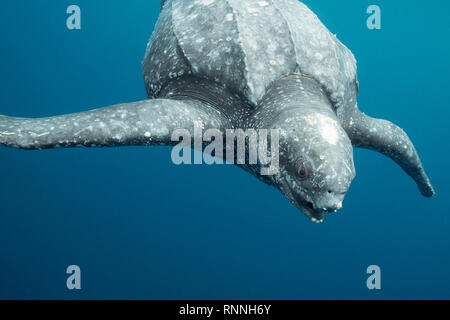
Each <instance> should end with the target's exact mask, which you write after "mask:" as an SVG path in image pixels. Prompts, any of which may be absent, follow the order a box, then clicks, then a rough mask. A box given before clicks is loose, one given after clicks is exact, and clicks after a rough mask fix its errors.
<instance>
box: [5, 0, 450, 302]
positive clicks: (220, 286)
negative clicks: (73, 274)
mask: <svg viewBox="0 0 450 320" xmlns="http://www.w3.org/2000/svg"><path fill="white" fill-rule="evenodd" d="M73 3H76V4H78V5H79V6H80V7H81V10H82V30H81V31H69V30H67V28H66V24H65V20H66V16H67V15H66V13H65V12H66V8H67V7H68V6H69V5H70V4H73ZM305 3H306V4H307V5H308V6H310V8H311V9H312V10H313V11H314V12H315V13H316V14H318V15H319V17H320V19H321V20H322V21H323V22H324V23H325V25H326V26H327V27H328V28H329V29H330V30H331V31H332V32H333V33H336V34H337V35H338V38H339V39H340V40H341V41H342V42H343V43H345V44H346V45H347V46H348V47H349V48H350V49H351V50H352V51H353V53H354V54H355V56H356V58H357V59H358V68H359V81H360V88H361V90H360V96H359V105H360V107H361V109H362V110H363V111H364V112H366V113H368V114H370V115H372V116H376V117H382V118H385V119H389V120H392V121H394V122H395V123H397V124H398V125H400V126H401V127H403V128H404V129H405V131H407V132H408V134H409V136H410V137H411V139H412V140H413V142H414V143H415V146H416V148H417V149H418V151H419V153H420V155H421V158H422V160H423V163H424V165H425V167H426V169H427V172H428V174H429V176H430V178H431V180H432V182H433V184H434V187H435V189H436V191H437V195H436V197H435V198H433V199H425V198H423V197H422V196H421V195H420V193H419V191H418V190H417V189H416V186H415V184H414V182H413V181H412V180H411V179H409V177H407V176H406V174H405V173H403V172H402V171H401V170H400V168H398V167H397V166H396V165H395V164H394V163H393V162H392V161H391V160H389V159H387V158H384V157H383V156H381V155H379V154H377V153H374V152H371V151H366V150H355V165H356V169H357V177H356V179H355V180H354V182H353V184H352V187H351V189H350V192H349V194H348V195H347V198H346V200H345V202H344V209H343V210H342V213H341V214H338V215H330V216H328V218H327V219H326V221H325V223H323V224H320V225H316V224H313V223H311V222H309V221H308V220H307V219H306V218H305V216H304V215H303V214H301V213H300V212H299V211H298V210H297V209H296V208H295V207H294V206H292V205H291V204H290V203H289V202H288V201H287V200H286V198H285V197H284V196H283V195H282V194H281V193H280V192H278V191H277V190H275V189H274V188H271V187H268V186H266V185H264V184H262V183H260V182H258V181H257V180H256V179H255V178H254V177H252V176H250V175H249V174H247V173H245V172H244V171H242V170H240V169H238V168H237V167H234V166H213V167H208V166H206V165H205V166H179V167H177V166H175V165H174V164H172V162H171V161H170V149H169V148H164V147H160V148H145V147H138V148H118V149H65V150H61V149H60V150H48V151H38V152H26V151H21V150H13V149H7V148H1V149H0V212H1V213H0V218H1V223H0V298H32V299H35V298H39V299H48V298H59V299H77V298H89V299H90V298H101V299H103V298H114V299H116V298H123V299H135V298H149V299H228V298H234V299H305V298H306V299H309V298H314V299H315V298H321V299H331V298H340V299H347V298H357V299H360V298H364V299H366V298H367V299H400V298H401V299H408V298H412V299H418V298H424V299H429V298H437V299H442V298H450V274H449V273H450V210H449V206H448V197H449V183H448V181H449V180H450V173H449V172H450V170H449V166H448V163H449V158H450V153H449V143H448V139H449V130H448V128H449V123H450V111H449V110H450V108H449V103H448V101H449V99H448V93H449V92H450V91H449V89H450V88H449V80H448V79H449V74H450V63H449V58H448V57H449V56H450V44H449V41H448V34H449V31H450V30H449V29H450V28H449V24H448V12H449V10H450V4H449V3H448V2H445V1H426V2H422V1H411V0H408V1H406V0H397V1H387V0H373V1H372V0H371V1H349V0H346V1H326V0H314V1H313V0H309V1H305ZM371 4H377V5H379V6H380V7H381V10H382V29H381V30H372V31H371V30H368V29H367V27H366V19H367V17H368V15H367V14H366V8H367V7H368V6H369V5H371ZM158 12H159V1H156V0H152V1H150V0H133V1H119V0H114V1H112V0H95V1H92V0H76V1H70V2H69V1H61V0H52V1H50V0H42V1H32V0H20V1H17V0H2V1H0V33H1V38H0V39H1V52H0V70H1V74H2V77H1V90H0V114H7V115H13V116H23V117H41V116H49V115H55V114H63V113H68V112H76V111H82V110H87V109H90V108H94V107H100V106H107V105H111V104H117V103H121V102H129V101H135V100H141V99H144V98H145V89H144V84H143V80H142V76H141V69H140V68H141V64H140V61H141V59H142V57H143V54H144V50H145V46H146V43H147V40H148V38H149V36H150V34H151V32H152V30H153V26H154V24H155V22H156V19H157V16H158ZM72 264H75V265H79V266H80V267H81V270H82V290H80V291H76V290H75V291H69V290H67V288H66V278H67V274H66V273H65V271H66V268H67V266H69V265H72ZM372 264H375V265H379V266H380V267H381V286H382V289H381V290H375V291H369V290H368V289H367V287H366V279H367V277H368V275H367V274H366V268H367V267H368V266H369V265H372Z"/></svg>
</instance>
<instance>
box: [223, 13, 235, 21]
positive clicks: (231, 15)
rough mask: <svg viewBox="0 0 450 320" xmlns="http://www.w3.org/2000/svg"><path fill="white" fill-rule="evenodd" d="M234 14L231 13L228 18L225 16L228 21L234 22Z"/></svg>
mask: <svg viewBox="0 0 450 320" xmlns="http://www.w3.org/2000/svg"><path fill="white" fill-rule="evenodd" d="M233 17H234V16H233V14H232V13H229V14H227V15H226V16H225V20H226V21H233Z"/></svg>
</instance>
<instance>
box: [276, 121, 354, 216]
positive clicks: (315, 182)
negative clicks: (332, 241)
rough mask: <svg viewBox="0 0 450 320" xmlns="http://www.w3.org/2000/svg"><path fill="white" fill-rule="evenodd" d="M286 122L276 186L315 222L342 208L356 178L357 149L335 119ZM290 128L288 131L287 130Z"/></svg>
mask: <svg viewBox="0 0 450 320" xmlns="http://www.w3.org/2000/svg"><path fill="white" fill-rule="evenodd" d="M293 120H294V121H289V122H287V123H286V122H284V124H283V127H284V129H283V130H280V164H279V167H280V168H279V171H278V173H277V175H276V176H275V177H274V180H275V184H276V185H277V187H278V188H279V189H280V190H281V192H283V193H284V194H285V195H286V197H287V198H288V199H289V200H290V201H291V202H292V203H293V204H294V205H296V206H297V207H298V208H299V209H300V210H301V211H302V212H304V213H305V214H306V215H307V216H308V217H309V218H311V219H312V220H313V221H314V222H322V220H323V218H324V217H325V215H326V213H327V212H336V211H337V210H339V209H341V208H342V201H343V200H344V197H345V195H346V193H347V191H348V189H349V187H350V184H351V182H352V180H353V178H354V177H355V168H354V164H353V148H352V144H351V142H350V139H349V138H348V136H347V134H346V132H345V131H344V130H343V129H342V127H341V126H340V125H339V123H338V121H337V119H336V118H335V116H334V115H331V114H327V115H324V114H322V113H308V114H306V115H302V116H296V117H295V119H293ZM286 127H287V128H286Z"/></svg>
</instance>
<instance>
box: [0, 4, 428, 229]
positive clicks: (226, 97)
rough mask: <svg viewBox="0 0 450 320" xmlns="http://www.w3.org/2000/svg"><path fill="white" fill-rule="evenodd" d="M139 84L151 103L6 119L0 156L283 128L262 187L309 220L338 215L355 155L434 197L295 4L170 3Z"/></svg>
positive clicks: (330, 44)
mask: <svg viewBox="0 0 450 320" xmlns="http://www.w3.org/2000/svg"><path fill="white" fill-rule="evenodd" d="M143 74H144V80H145V85H146V89H147V94H148V97H149V100H146V101H141V102H135V103H127V104H122V105H117V106H112V107H107V108H103V109H97V110H93V111H88V112H82V113H75V114H69V115H63V116H58V117H50V118H42V119H22V118H12V117H4V116H0V145H4V146H10V147H17V148H22V149H44V148H55V147H75V146H88V147H92V146H122V145H172V144H173V142H172V141H171V139H170V138H171V134H172V132H173V131H174V130H175V129H178V128H185V129H188V130H190V131H191V133H192V132H193V128H194V124H195V123H197V122H199V121H201V122H202V123H203V126H204V129H208V128H215V129H219V130H222V131H225V130H226V129H233V128H241V129H278V131H279V134H280V169H279V171H278V173H277V174H276V175H274V176H264V177H263V176H261V175H260V173H259V172H260V171H259V170H258V169H259V167H258V165H242V167H243V168H244V169H245V170H247V171H248V172H250V173H252V174H254V175H255V176H256V177H258V178H259V179H260V180H262V181H264V182H266V183H268V184H270V185H273V186H275V187H277V188H278V189H280V190H281V191H282V192H283V193H284V194H285V195H286V197H287V198H288V199H289V200H290V201H291V202H292V203H294V204H295V205H296V206H297V207H298V208H300V209H301V210H302V211H303V212H304V213H306V214H307V215H308V216H309V217H310V218H311V219H312V220H313V221H316V222H317V221H322V219H323V218H324V216H325V214H326V213H327V212H330V211H337V210H338V209H340V208H341V206H342V201H343V199H344V196H345V194H346V193H347V190H348V188H349V187H350V184H351V182H352V180H353V178H354V177H355V169H354V164H353V146H356V147H362V148H369V149H373V150H376V151H378V152H381V153H383V154H384V155H386V156H388V157H390V158H392V159H393V160H394V161H395V162H397V163H398V164H399V165H400V166H401V167H402V168H403V170H405V172H406V173H408V174H409V175H410V176H411V177H412V178H413V179H414V180H415V181H416V183H417V185H418V186H419V189H420V191H421V192H422V194H423V195H424V196H427V197H430V196H432V195H433V194H434V191H433V188H432V186H431V184H430V181H429V180H428V177H427V176H426V174H425V172H424V169H423V167H422V164H421V162H420V159H419V157H418V155H417V152H416V150H415V149H414V146H413V144H412V143H411V141H410V140H409V138H408V136H407V135H406V134H405V132H404V131H403V130H401V129H400V128H398V127H397V126H395V125H394V124H392V123H390V122H387V121H385V120H378V119H373V118H370V117H368V116H366V115H365V114H363V113H361V112H360V111H359V110H358V106H357V95H358V80H357V75H356V60H355V58H354V57H353V55H352V53H351V52H350V50H348V49H347V48H346V47H345V46H344V45H343V44H342V43H341V42H340V41H339V40H338V39H337V38H336V37H335V36H334V35H333V34H331V33H330V32H329V31H328V30H327V28H326V27H325V26H324V25H323V24H322V23H321V22H320V20H319V19H318V18H317V16H316V15H315V14H314V13H313V12H311V11H310V10H309V9H308V8H307V7H306V6H305V5H304V4H302V3H300V2H298V1H296V0H165V1H162V2H161V14H160V17H159V19H158V22H157V24H156V27H155V30H154V32H153V35H152V37H151V39H150V42H149V44H148V47H147V50H146V53H145V57H144V61H143Z"/></svg>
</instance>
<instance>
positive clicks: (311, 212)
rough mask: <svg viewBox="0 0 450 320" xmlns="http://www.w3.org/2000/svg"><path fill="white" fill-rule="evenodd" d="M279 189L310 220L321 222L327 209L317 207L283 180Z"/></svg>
mask: <svg viewBox="0 0 450 320" xmlns="http://www.w3.org/2000/svg"><path fill="white" fill-rule="evenodd" d="M281 191H282V192H283V193H284V194H285V195H286V197H287V198H288V199H289V201H291V202H292V204H294V205H295V206H296V207H297V208H298V209H300V211H302V212H303V213H304V214H306V215H307V216H308V217H309V218H310V219H311V221H312V222H315V223H322V222H323V220H324V218H325V216H326V214H327V213H328V212H329V210H327V209H325V208H324V209H322V208H317V207H315V206H314V204H313V203H312V202H311V201H308V200H305V199H303V198H302V197H300V196H299V195H298V194H297V193H296V192H294V191H293V190H292V189H291V188H290V187H289V185H288V184H287V183H286V182H285V183H284V184H283V186H282V187H281Z"/></svg>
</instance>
